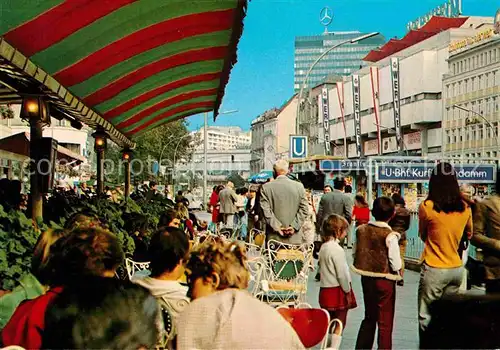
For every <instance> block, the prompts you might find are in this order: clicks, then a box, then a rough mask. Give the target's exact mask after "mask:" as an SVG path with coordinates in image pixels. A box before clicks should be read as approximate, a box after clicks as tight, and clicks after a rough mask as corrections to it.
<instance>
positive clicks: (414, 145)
mask: <svg viewBox="0 0 500 350" xmlns="http://www.w3.org/2000/svg"><path fill="white" fill-rule="evenodd" d="M403 140H404V141H405V144H404V145H405V147H406V149H407V150H409V151H410V150H415V149H421V148H422V133H421V132H420V131H415V132H412V133H409V134H406V135H404V136H403Z"/></svg>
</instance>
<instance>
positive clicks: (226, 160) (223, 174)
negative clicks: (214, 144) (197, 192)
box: [175, 148, 251, 189]
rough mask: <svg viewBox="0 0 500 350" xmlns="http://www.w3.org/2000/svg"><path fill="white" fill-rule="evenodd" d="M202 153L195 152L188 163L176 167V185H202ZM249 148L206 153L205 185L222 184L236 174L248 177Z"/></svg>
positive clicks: (200, 151)
mask: <svg viewBox="0 0 500 350" xmlns="http://www.w3.org/2000/svg"><path fill="white" fill-rule="evenodd" d="M204 157H205V155H204V152H203V150H196V151H195V152H194V153H193V155H192V157H191V160H190V161H189V162H188V163H181V164H178V165H177V166H176V169H175V177H176V184H179V185H186V186H187V188H196V187H200V186H202V184H203V169H204ZM250 157H251V155H250V148H247V149H228V150H213V149H211V150H208V151H207V185H208V186H209V189H210V188H211V187H212V186H215V185H220V184H224V183H225V182H226V181H227V177H228V176H229V175H231V174H233V173H238V174H239V175H240V176H241V177H243V178H244V179H246V178H248V176H249V175H250Z"/></svg>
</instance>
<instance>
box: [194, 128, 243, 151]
mask: <svg viewBox="0 0 500 350" xmlns="http://www.w3.org/2000/svg"><path fill="white" fill-rule="evenodd" d="M195 133H197V134H198V135H199V136H198V139H199V140H201V141H203V140H204V132H203V128H201V129H200V130H198V131H197V132H195ZM207 133H208V149H213V150H227V149H236V148H249V147H250V143H251V141H252V139H251V135H250V132H248V131H243V130H242V129H241V128H240V127H237V126H210V127H208V130H207ZM200 145H201V146H200V147H201V148H203V142H201V143H200Z"/></svg>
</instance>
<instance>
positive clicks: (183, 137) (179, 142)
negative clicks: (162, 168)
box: [172, 134, 191, 194]
mask: <svg viewBox="0 0 500 350" xmlns="http://www.w3.org/2000/svg"><path fill="white" fill-rule="evenodd" d="M188 136H191V134H186V135H184V136H182V137H181V138H180V139H179V141H178V142H177V145H176V146H175V150H174V165H173V169H172V191H173V192H174V194H175V156H176V155H177V149H178V148H179V146H180V144H181V141H182V140H183V139H185V138H186V137H188Z"/></svg>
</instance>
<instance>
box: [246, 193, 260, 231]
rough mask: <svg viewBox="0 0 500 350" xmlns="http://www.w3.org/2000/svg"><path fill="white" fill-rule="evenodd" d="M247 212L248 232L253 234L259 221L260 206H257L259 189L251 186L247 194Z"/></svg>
mask: <svg viewBox="0 0 500 350" xmlns="http://www.w3.org/2000/svg"><path fill="white" fill-rule="evenodd" d="M245 211H246V213H247V216H248V232H249V233H250V234H251V233H252V230H253V229H254V228H257V227H256V224H257V222H258V221H259V214H258V206H257V189H256V188H255V186H253V185H252V186H250V188H249V189H248V193H247V204H246V206H245Z"/></svg>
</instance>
